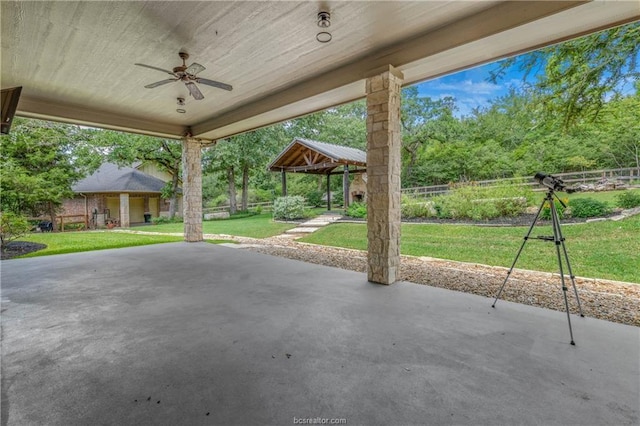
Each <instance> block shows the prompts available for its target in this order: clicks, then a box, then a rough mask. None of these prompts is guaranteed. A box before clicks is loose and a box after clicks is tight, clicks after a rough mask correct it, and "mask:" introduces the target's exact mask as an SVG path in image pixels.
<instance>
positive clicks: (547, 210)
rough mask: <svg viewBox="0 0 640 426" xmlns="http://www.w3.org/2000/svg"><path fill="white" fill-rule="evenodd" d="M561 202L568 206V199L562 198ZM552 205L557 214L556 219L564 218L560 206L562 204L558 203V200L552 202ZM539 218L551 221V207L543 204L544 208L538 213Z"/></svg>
mask: <svg viewBox="0 0 640 426" xmlns="http://www.w3.org/2000/svg"><path fill="white" fill-rule="evenodd" d="M562 202H563V203H564V204H565V205H566V206H568V205H569V199H568V198H563V199H562ZM553 203H554V204H555V206H556V211H557V212H558V219H562V218H563V217H564V209H565V208H564V206H563V205H562V203H560V201H558V200H555V199H554V200H553ZM540 218H541V219H546V220H551V206H550V205H549V202H548V201H547V202H545V203H544V206H543V207H542V212H540Z"/></svg>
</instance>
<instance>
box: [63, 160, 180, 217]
mask: <svg viewBox="0 0 640 426" xmlns="http://www.w3.org/2000/svg"><path fill="white" fill-rule="evenodd" d="M138 167H139V168H141V169H144V170H145V171H144V172H143V171H141V170H139V169H138V168H134V167H119V166H118V165H116V164H112V163H104V164H103V165H102V166H100V168H99V169H98V170H96V172H95V173H93V174H92V175H90V176H87V177H86V178H84V179H82V180H80V181H78V182H77V183H76V184H75V185H73V187H72V189H73V191H74V192H75V194H76V196H75V197H74V198H72V199H68V200H65V201H64V203H63V205H62V208H63V212H62V213H61V215H64V216H71V215H86V217H87V218H88V221H89V224H90V226H91V227H101V226H106V225H109V224H119V225H120V226H122V227H128V226H130V225H131V224H136V223H144V222H145V221H149V219H150V218H153V217H158V216H168V215H169V199H164V198H162V189H163V188H164V186H165V185H166V180H163V179H161V178H160V177H165V178H166V177H167V176H168V174H166V175H165V174H164V172H162V171H161V170H159V169H157V168H155V167H153V166H152V165H148V164H139V165H138ZM154 175H155V176H154ZM169 179H170V176H169ZM176 212H177V214H178V215H180V214H181V212H182V197H181V195H178V205H177V209H176ZM145 216H146V217H145ZM145 219H146V220H145Z"/></svg>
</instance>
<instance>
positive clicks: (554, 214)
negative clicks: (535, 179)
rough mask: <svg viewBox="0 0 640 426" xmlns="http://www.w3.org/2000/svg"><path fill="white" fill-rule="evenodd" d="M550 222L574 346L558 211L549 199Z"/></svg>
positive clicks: (570, 334)
mask: <svg viewBox="0 0 640 426" xmlns="http://www.w3.org/2000/svg"><path fill="white" fill-rule="evenodd" d="M550 209H551V222H552V225H553V240H554V241H553V242H554V244H555V246H556V254H557V256H558V267H559V268H560V281H561V282H562V295H563V296H564V307H565V309H566V311H567V322H568V323H569V336H570V337H571V344H572V345H574V346H575V342H574V341H573V330H572V329H571V314H570V313H569V300H568V299H567V285H566V283H565V282H564V271H563V269H562V257H561V256H560V244H561V243H562V240H561V238H562V237H561V233H560V221H559V219H558V211H557V210H556V205H555V203H554V202H553V199H552V200H551V205H550Z"/></svg>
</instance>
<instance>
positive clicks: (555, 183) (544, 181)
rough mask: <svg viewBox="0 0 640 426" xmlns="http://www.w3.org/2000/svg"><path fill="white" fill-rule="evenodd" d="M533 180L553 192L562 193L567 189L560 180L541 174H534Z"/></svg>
mask: <svg viewBox="0 0 640 426" xmlns="http://www.w3.org/2000/svg"><path fill="white" fill-rule="evenodd" d="M534 179H535V180H537V181H538V183H539V184H540V185H544V186H546V187H547V188H549V189H551V190H553V191H563V190H564V189H565V188H566V187H567V186H566V185H565V184H564V181H563V180H562V179H560V178H558V177H555V176H553V175H548V174H546V173H542V172H538V173H536V175H535V176H534Z"/></svg>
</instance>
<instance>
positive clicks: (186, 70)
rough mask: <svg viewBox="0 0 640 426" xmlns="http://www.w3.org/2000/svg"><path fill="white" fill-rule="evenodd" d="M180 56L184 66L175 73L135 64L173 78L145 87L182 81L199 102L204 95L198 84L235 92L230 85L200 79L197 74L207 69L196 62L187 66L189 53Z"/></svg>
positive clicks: (177, 68)
mask: <svg viewBox="0 0 640 426" xmlns="http://www.w3.org/2000/svg"><path fill="white" fill-rule="evenodd" d="M178 55H179V56H180V58H181V59H182V65H180V66H177V67H175V68H174V69H173V71H169V70H165V69H162V68H158V67H154V66H152V65H146V64H135V65H138V66H141V67H145V68H151V69H152V70H157V71H161V72H164V73H167V74H170V75H172V76H173V78H168V79H166V80H160V81H156V82H155V83H151V84H147V85H146V86H144V87H146V88H147V89H153V88H154V87H158V86H162V85H163V84H168V83H172V82H174V81H182V82H184V84H185V86H187V89H189V93H190V94H191V96H193V97H194V98H195V99H198V100H200V99H204V95H203V94H202V92H201V91H200V89H198V86H196V83H200V84H206V85H207V86H213V87H217V88H219V89H223V90H229V91H231V90H233V87H231V86H230V85H228V84H225V83H220V82H219V81H214V80H209V79H206V78H201V77H198V76H197V74H198V73H199V72H201V71H204V70H205V69H206V68H205V67H203V66H202V65H200V64H198V63H196V62H194V63H193V64H191V65H189V66H187V64H186V60H187V59H189V54H188V53H187V52H178Z"/></svg>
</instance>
